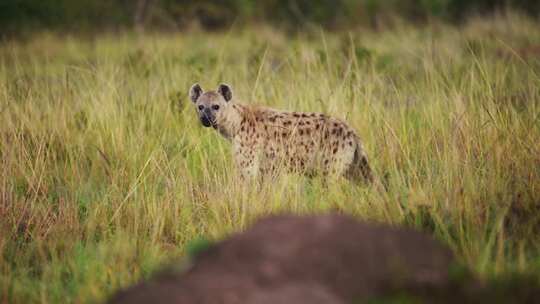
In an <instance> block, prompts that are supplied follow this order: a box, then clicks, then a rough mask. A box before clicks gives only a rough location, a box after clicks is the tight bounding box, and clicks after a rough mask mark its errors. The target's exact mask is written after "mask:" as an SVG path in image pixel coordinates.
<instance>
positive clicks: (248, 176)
mask: <svg viewBox="0 0 540 304" xmlns="http://www.w3.org/2000/svg"><path fill="white" fill-rule="evenodd" d="M234 159H235V162H236V167H237V169H238V171H239V173H240V177H241V178H242V179H243V180H254V179H255V178H256V177H257V176H259V162H258V160H257V157H256V154H255V151H253V150H252V149H247V148H239V149H235V151H234Z"/></svg>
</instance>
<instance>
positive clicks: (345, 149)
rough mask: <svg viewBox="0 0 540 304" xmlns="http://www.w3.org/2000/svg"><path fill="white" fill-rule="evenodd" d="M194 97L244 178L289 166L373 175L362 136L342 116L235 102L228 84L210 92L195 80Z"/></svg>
mask: <svg viewBox="0 0 540 304" xmlns="http://www.w3.org/2000/svg"><path fill="white" fill-rule="evenodd" d="M190 96H191V99H192V101H193V102H194V103H195V105H196V106H197V111H198V113H199V118H200V119H201V122H203V125H205V126H209V125H211V126H212V127H214V128H215V129H217V130H218V131H219V132H220V133H221V134H222V135H223V136H224V137H225V138H227V139H228V140H230V141H231V143H232V148H233V149H232V150H233V158H234V160H235V162H236V165H237V167H238V168H239V170H240V173H241V175H242V176H243V177H245V178H253V177H256V176H266V175H274V174H276V173H277V172H280V170H285V171H294V172H300V173H304V174H308V175H315V174H321V175H323V176H330V175H334V176H336V175H342V176H345V177H347V178H350V179H352V180H356V181H360V180H362V181H372V179H373V177H372V172H371V169H370V166H369V163H368V160H367V156H366V153H365V152H364V150H363V148H362V144H361V141H360V139H359V138H358V136H357V135H356V133H355V131H354V130H353V129H352V128H351V127H350V126H348V125H347V124H346V123H345V122H343V121H342V120H339V119H337V118H333V117H330V116H327V115H325V114H320V113H303V112H286V111H280V110H275V109H271V108H264V107H252V106H247V105H242V104H240V103H236V102H232V101H231V99H232V90H231V89H230V87H229V86H227V85H224V84H222V85H220V86H219V88H218V90H217V91H208V92H203V91H202V89H201V88H200V86H199V85H198V84H195V85H193V86H192V88H191V90H190ZM208 109H210V110H208ZM211 109H217V110H216V111H212V110H211Z"/></svg>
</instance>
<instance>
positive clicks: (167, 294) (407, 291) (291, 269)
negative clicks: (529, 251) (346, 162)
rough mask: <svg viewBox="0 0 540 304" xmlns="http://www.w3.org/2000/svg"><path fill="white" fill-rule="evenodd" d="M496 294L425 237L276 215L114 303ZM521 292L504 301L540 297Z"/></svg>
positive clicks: (345, 221) (471, 298)
mask: <svg viewBox="0 0 540 304" xmlns="http://www.w3.org/2000/svg"><path fill="white" fill-rule="evenodd" d="M173 268H174V267H173ZM529 286H530V285H529ZM488 289H489V288H488V287H487V285H486V286H482V285H481V284H479V283H478V282H477V281H476V280H474V279H473V278H472V277H471V276H470V275H469V274H468V272H467V271H466V270H465V269H464V268H461V267H459V266H457V264H456V263H455V261H454V258H453V256H452V253H451V252H450V250H449V249H447V248H446V247H445V246H442V245H441V244H439V243H438V242H437V241H435V240H433V239H432V238H431V237H429V236H427V235H425V234H423V233H420V232H416V231H412V230H406V229H397V228H391V227H385V226H379V225H375V224H368V223H361V222H358V221H356V220H355V219H353V218H351V217H347V216H342V215H324V216H273V217H269V218H266V219H263V220H261V221H259V222H258V223H257V224H255V225H254V226H253V227H252V228H251V229H249V230H247V231H246V232H243V233H239V234H236V235H233V236H232V237H230V238H229V239H227V240H225V241H222V242H220V243H217V244H215V245H211V246H209V247H208V248H206V249H205V250H204V251H202V252H200V253H199V254H198V255H197V256H196V257H195V258H194V261H193V264H192V265H191V266H190V267H189V269H188V270H187V271H183V272H180V271H178V272H175V271H170V270H169V271H165V272H163V273H161V274H159V275H157V276H156V277H155V278H153V279H152V280H151V281H149V282H143V283H140V284H138V285H136V286H133V287H131V288H129V289H127V290H125V291H121V292H119V293H118V294H116V295H115V296H114V297H113V298H112V299H111V301H110V303H364V301H366V300H368V302H369V303H378V302H379V301H382V302H384V303H396V302H395V301H397V302H399V303H410V302H414V303H422V302H424V301H428V302H432V301H436V302H438V303H452V302H454V301H456V300H460V301H464V302H466V303H478V301H479V300H480V301H481V302H484V301H490V302H492V303H493V302H497V303H498V301H503V298H504V296H505V295H506V292H505V291H504V288H503V289H500V288H499V289H498V291H499V292H493V291H489V290H488ZM518 289H519V288H518ZM518 289H513V292H514V294H513V296H512V297H511V299H512V300H513V301H511V302H507V301H504V303H524V302H528V299H530V300H531V301H532V299H535V298H536V299H538V296H540V294H539V293H538V291H537V290H525V291H524V290H518ZM486 296H487V297H488V298H489V299H488V298H486ZM499 296H502V297H503V298H499ZM388 301H390V302H388ZM515 301H516V302H515ZM501 303H502V302H501Z"/></svg>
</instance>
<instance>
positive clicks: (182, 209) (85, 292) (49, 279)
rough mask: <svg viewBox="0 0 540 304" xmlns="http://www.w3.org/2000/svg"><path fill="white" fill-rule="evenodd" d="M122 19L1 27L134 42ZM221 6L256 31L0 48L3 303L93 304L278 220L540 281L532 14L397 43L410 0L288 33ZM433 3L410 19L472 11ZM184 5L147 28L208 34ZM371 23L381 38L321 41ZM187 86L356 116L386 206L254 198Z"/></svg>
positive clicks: (438, 28)
mask: <svg viewBox="0 0 540 304" xmlns="http://www.w3.org/2000/svg"><path fill="white" fill-rule="evenodd" d="M83 3H86V4H88V6H80V7H79V8H77V7H78V5H79V4H80V5H83ZM130 3H131V2H129V1H124V2H122V1H118V2H108V1H107V2H106V1H91V2H90V1H82V2H75V1H56V2H55V5H51V4H49V2H48V1H39V5H40V6H35V5H38V4H37V2H35V1H30V0H21V1H15V2H14V1H8V2H5V1H4V2H2V4H0V14H3V15H2V17H1V18H0V22H2V23H3V24H2V26H0V27H2V28H3V29H4V30H6V28H11V30H12V31H11V33H12V34H15V35H16V36H15V37H17V38H20V37H23V36H21V34H23V32H24V31H25V29H27V30H33V29H37V28H39V29H44V28H45V29H52V30H55V31H64V30H68V31H70V30H76V29H77V28H78V27H79V26H80V27H81V28H84V27H85V26H90V27H91V28H92V29H93V30H94V31H95V30H96V29H99V28H100V27H101V26H103V27H104V29H105V28H107V29H111V28H115V27H118V28H121V27H122V26H126V27H131V26H132V25H133V23H134V22H133V18H134V17H133V14H132V13H133V10H124V9H122V8H123V6H122V5H125V6H126V7H128V6H129V5H130ZM203 3H207V2H203ZM229 3H230V6H228V7H227V8H226V9H225V8H224V9H223V10H224V11H227V12H228V10H229V9H231V10H232V12H233V13H231V14H230V15H227V16H233V15H234V16H236V14H240V16H243V15H242V14H246V16H251V17H250V18H253V20H254V21H253V26H250V27H233V29H231V30H227V31H224V32H220V33H212V32H210V33H205V32H202V31H198V30H195V31H187V32H184V33H182V34H177V33H176V32H160V33H158V32H150V31H149V32H146V33H136V32H131V31H126V32H116V33H112V32H110V31H107V32H106V33H101V34H99V35H97V33H96V35H93V36H92V37H82V36H77V35H74V34H73V35H67V36H65V35H60V34H58V33H55V31H53V32H52V33H51V32H42V31H39V32H36V33H35V34H34V35H32V36H28V37H27V39H7V40H4V42H3V43H2V44H1V45H0V168H1V169H2V170H1V171H0V231H1V233H0V252H1V254H0V302H4V303H29V302H44V303H59V302H62V303H63V302H95V301H100V300H103V299H104V298H106V297H107V296H108V295H109V294H111V293H112V292H114V291H115V290H116V289H118V288H120V287H123V286H126V285H129V284H131V283H133V282H135V281H137V280H139V279H141V278H144V277H146V276H148V275H149V274H150V273H152V272H153V271H154V270H155V269H156V268H157V267H158V266H159V265H160V264H161V263H163V262H165V261H170V260H171V259H173V258H176V257H181V256H183V255H184V254H185V253H186V251H189V248H191V247H193V244H194V243H193V241H194V242H195V243H196V242H199V241H200V240H201V239H219V238H221V237H223V236H225V235H227V234H229V233H231V232H233V231H238V230H241V229H244V228H245V227H246V226H247V225H248V224H249V223H251V222H252V221H253V220H254V219H256V218H258V217H260V216H262V215H266V214H269V213H276V212H293V213H313V212H325V211H331V210H332V211H336V210H337V211H339V212H344V213H348V214H353V215H355V216H357V217H358V218H360V219H364V220H370V221H378V222H384V223H389V224H392V225H405V226H409V227H414V228H417V229H420V230H423V231H426V232H428V233H430V234H432V235H434V236H435V237H436V238H438V239H439V240H441V241H442V242H444V243H445V244H448V245H449V246H450V247H451V248H452V250H453V251H454V252H455V253H456V256H457V257H458V259H460V260H461V261H463V262H464V263H466V264H467V265H469V266H470V267H471V268H472V269H474V271H475V273H476V274H478V275H479V276H480V277H483V278H501V277H506V276H509V275H510V274H512V273H519V274H531V275H533V276H534V277H535V278H536V280H537V281H540V275H539V274H540V239H539V238H540V237H539V236H540V170H539V168H540V119H539V117H540V107H539V106H540V23H539V22H538V20H537V19H535V18H532V17H527V14H530V13H532V12H533V11H532V10H531V11H528V13H500V14H494V15H492V16H491V17H472V18H466V19H464V20H462V21H461V22H460V23H457V24H453V25H449V24H447V23H444V22H439V21H437V20H425V21H419V19H414V21H408V22H405V21H403V20H405V19H403V20H401V21H400V20H399V19H396V18H395V17H391V18H390V17H389V19H388V20H393V21H392V22H395V23H394V25H395V26H392V27H391V30H390V28H385V26H386V25H387V24H390V23H389V22H388V23H387V22H382V23H377V22H378V21H376V20H386V19H379V18H383V17H374V16H383V15H385V14H386V12H388V16H393V15H394V14H398V15H401V14H406V13H407V10H401V9H398V6H397V5H398V4H397V3H398V1H394V2H391V1H377V2H375V1H372V2H370V1H360V2H354V1H339V2H337V4H336V5H335V7H330V6H328V7H327V6H324V5H327V4H324V3H327V2H324V1H320V5H321V6H320V7H321V8H320V10H319V9H318V8H317V7H319V6H318V5H317V6H316V5H313V6H309V8H306V7H307V3H308V2H307V1H306V2H303V1H296V2H294V1H293V2H291V3H294V5H297V6H298V7H300V8H303V9H301V10H300V11H301V12H302V16H309V18H307V17H306V18H307V19H306V20H309V21H310V22H307V23H302V25H300V26H298V25H292V26H291V25H287V24H295V23H296V22H298V21H299V20H302V19H299V18H298V16H295V15H294V14H293V12H294V11H296V9H295V8H294V7H292V8H291V7H288V8H285V7H283V6H280V5H279V3H281V1H263V2H262V3H264V4H261V6H260V7H259V6H254V5H252V4H251V6H250V3H253V2H251V1H247V0H246V1H233V0H230V1H229ZM310 3H311V2H310ZM328 3H329V2H328ZM369 3H371V4H369ZM375 3H376V5H375ZM399 3H400V5H404V4H403V3H404V2H403V1H399ZM405 3H407V1H406V2H405ZM411 3H415V4H418V3H420V2H417V1H414V2H412V0H411ZM421 3H423V4H422V5H417V6H413V4H411V6H410V7H414V8H415V10H414V11H415V12H416V11H419V12H426V10H425V7H432V6H433V7H436V6H437V5H440V7H442V8H444V9H441V11H440V12H441V13H442V14H443V15H446V14H450V15H451V14H452V10H450V9H448V8H450V7H458V6H457V5H469V4H464V3H465V1H463V2H457V1H451V0H448V1H438V2H430V1H422V2H421ZM436 3H438V4H437V5H435V4H436ZM459 3H461V4H459ZM467 3H469V2H467ZM474 3H476V4H475V5H477V6H475V7H478V9H483V8H484V7H486V8H487V7H488V6H490V7H491V6H492V5H491V4H492V3H493V2H489V3H491V4H490V5H487V3H488V2H487V1H485V2H474ZM535 3H536V2H533V1H530V2H526V1H522V2H519V1H507V2H504V4H503V6H506V5H512V6H513V5H516V6H520V5H524V6H523V7H527V8H535V7H536V9H537V7H538V6H537V4H535ZM15 4H16V5H15ZM240 4H242V5H245V6H242V5H240ZM167 5H169V6H167ZM189 5H190V2H187V1H186V2H185V3H184V2H179V1H176V2H172V1H156V2H155V3H154V4H153V8H152V13H148V14H149V16H150V17H144V18H142V19H143V20H146V21H144V22H143V23H144V24H145V25H146V23H145V22H148V23H147V24H149V25H150V26H148V27H146V26H145V27H146V28H151V27H152V26H156V27H157V26H160V25H159V24H164V23H160V22H162V20H169V19H168V18H169V17H168V16H175V17H174V18H172V19H170V20H174V21H173V22H172V23H171V24H174V26H173V27H172V28H174V27H176V26H180V25H181V24H189V23H190V22H191V21H186V23H182V22H183V21H182V22H181V21H179V20H183V19H182V18H184V17H182V16H184V14H187V15H186V16H197V17H196V19H197V20H199V21H197V22H200V23H201V24H204V22H203V21H200V20H202V19H201V18H202V17H201V16H203V15H201V14H202V13H200V12H199V11H197V10H195V13H194V12H192V13H191V14H193V15H189V14H188V12H190V10H189V9H187V8H188V7H189ZM265 5H267V6H265ZM276 5H277V6H276ZM303 5H304V6H305V7H304V6H303ZM347 5H362V7H369V5H375V7H379V5H388V6H390V7H391V8H393V10H391V9H389V10H384V11H383V12H385V14H382V13H381V14H379V15H377V14H371V13H370V14H368V17H369V18H372V19H369V18H368V19H363V18H358V20H356V18H355V17H354V15H351V16H350V17H341V16H344V15H343V14H345V13H344V12H345V11H347V12H348V10H345V9H344V7H347ZM394 5H396V6H394ZM423 5H426V6H423ZM175 7H177V8H178V11H175V9H174V8H175ZM208 7H209V8H208V10H210V7H215V5H214V4H213V2H208ZM240 7H243V9H244V8H247V9H245V11H243V10H240ZM250 7H251V8H250ZM276 7H278V9H276ZM23 8H25V9H23ZM83 8H84V9H83ZM180 8H182V9H180ZM184 8H186V9H184ZM281 9H282V10H281ZM430 9H431V8H430ZM72 10H78V12H79V14H75V13H73V11H72ZM143 11H145V9H143ZM165 11H166V12H167V14H166V16H167V17H163V16H165V15H160V14H165V13H164V12H165ZM381 11H382V10H381ZM50 12H57V14H58V15H54V14H50ZM68 12H69V13H68ZM129 12H131V13H129ZM175 12H181V13H178V15H175V14H176V13H175ZM238 12H241V13H238ZM23 13H24V14H25V15H17V14H23ZM218 13H221V11H219V10H218ZM280 14H284V15H280ZM317 14H323V15H325V16H324V17H316V16H318V15H317ZM333 14H334V15H333ZM415 14H416V13H415ZM422 14H424V16H426V18H427V19H429V18H432V17H429V16H433V15H434V14H435V13H432V12H430V13H420V15H422ZM289 15H291V16H292V17H290V19H289V17H287V18H285V17H282V16H289ZM459 15H463V13H460V14H459ZM17 16H19V17H20V16H24V18H23V17H21V18H19V17H17ZM55 16H56V17H55ZM62 16H69V18H72V19H64V18H63V17H62ZM85 16H87V17H85ZM327 16H334V17H331V18H328V17H327ZM337 16H340V17H339V18H338V17H337ZM385 16H386V15H385ZM25 18H26V19H25ZM100 18H101V19H100ZM117 18H118V19H117ZM186 18H188V17H186ZM317 18H322V19H317ZM332 18H334V19H335V20H336V22H335V24H333V21H332ZM259 19H263V20H269V22H266V21H264V22H261V23H259V24H257V22H256V20H259ZM95 20H101V21H99V22H96V21H95ZM118 20H121V21H118ZM156 20H157V21H156ZM160 20H161V21H160ZM186 20H190V19H189V18H188V19H186ZM365 20H368V21H367V23H366V24H368V25H369V24H370V22H371V21H369V20H375V21H374V22H375V23H374V24H375V25H376V24H382V26H379V27H377V26H375V27H374V28H369V27H368V28H364V27H350V29H352V28H354V30H350V31H337V30H336V31H326V30H324V29H321V28H320V27H318V25H320V24H328V26H329V28H331V29H334V28H332V26H334V25H336V26H337V25H338V24H339V25H340V26H341V24H344V25H347V26H348V24H349V22H350V23H351V24H355V23H356V22H357V21H358V22H365ZM233 22H236V19H235V18H233V19H226V24H232V23H233ZM239 22H240V21H239ZM241 22H244V21H241ZM246 22H248V21H246ZM272 22H276V24H277V27H280V26H283V27H284V28H287V27H289V28H291V29H293V30H295V31H297V33H296V34H294V35H289V34H286V33H287V32H286V31H285V32H284V31H281V30H277V29H275V28H273V27H269V26H268V25H267V24H269V23H272ZM302 22H303V21H302ZM342 22H343V23H342ZM417 22H425V23H424V25H423V26H417ZM19 24H22V26H21V27H19ZM66 24H69V25H70V26H67V27H66V26H65V25H66ZM250 24H251V23H250ZM309 24H318V25H317V26H314V27H312V26H310V25H309ZM186 26H187V25H186ZM300 29H304V31H300ZM5 33H7V31H6V32H5ZM75 33H77V32H75ZM94 33H95V32H94ZM289 33H290V32H289ZM195 81H198V82H200V83H201V84H202V85H203V87H204V88H212V87H215V86H217V84H218V83H219V82H221V81H225V82H228V83H230V84H231V85H232V86H233V89H234V90H235V94H236V96H237V97H238V98H239V99H240V100H241V101H244V102H246V103H259V104H264V105H268V106H273V107H277V108H283V109H296V110H309V111H320V112H325V113H328V114H331V115H334V116H337V117H341V118H343V119H346V120H347V121H349V122H350V124H351V125H352V126H354V127H355V128H356V129H357V130H358V132H359V134H360V135H361V137H362V138H363V140H364V142H365V146H366V149H367V152H368V154H369V155H370V157H371V161H372V162H373V166H374V168H375V170H376V171H377V172H379V173H380V174H381V175H387V176H388V179H389V191H388V192H387V193H380V192H378V191H377V190H376V189H373V188H370V187H357V186H355V185H351V184H349V183H348V182H347V181H344V180H338V181H336V182H335V183H333V184H331V185H329V187H328V188H324V187H322V185H321V182H320V181H319V180H318V179H315V180H308V179H304V178H302V177H299V176H294V175H288V176H284V177H283V178H282V179H280V180H279V181H278V182H277V183H275V184H273V185H271V186H270V185H268V187H263V189H262V190H257V189H252V188H250V187H249V186H245V185H242V184H240V183H238V179H237V176H236V175H235V171H234V168H233V165H232V163H231V156H230V147H229V144H228V143H227V142H225V141H224V140H223V139H222V138H220V136H219V135H218V134H216V133H215V132H213V131H212V130H208V129H203V128H202V127H200V126H199V123H198V121H197V118H196V115H195V112H194V110H193V109H192V105H191V103H190V101H189V100H188V99H187V90H188V88H189V86H190V85H191V84H192V83H193V82H195ZM351 241H354V240H351ZM190 244H191V245H190ZM190 246H191V247H190ZM539 285H540V283H539Z"/></svg>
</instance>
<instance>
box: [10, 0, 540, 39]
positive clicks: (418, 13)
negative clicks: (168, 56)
mask: <svg viewBox="0 0 540 304" xmlns="http://www.w3.org/2000/svg"><path fill="white" fill-rule="evenodd" d="M508 8H510V9H517V10H522V11H524V12H526V13H528V14H530V15H532V16H538V15H539V13H540V1H537V0H258V1H257V0H133V1H130V0H80V1H72V0H3V1H0V34H18V33H21V32H25V31H32V30H42V29H53V30H68V31H74V30H75V31H76V30H89V31H96V30H102V29H107V30H115V29H125V28H130V27H133V26H140V27H144V28H155V29H168V30H177V29H184V28H186V27H189V26H193V25H198V26H200V27H202V28H203V29H206V30H219V29H226V28H228V27H230V26H231V25H233V24H252V23H269V24H272V25H275V26H279V27H284V28H287V29H292V30H298V29H304V28H306V27H310V26H311V27H313V26H316V27H319V26H322V27H324V28H328V29H340V28H349V27H351V26H358V25H364V26H371V27H380V26H384V25H386V24H389V23H391V20H393V19H395V18H401V19H405V20H408V21H411V22H425V21H426V20H429V19H430V18H435V17H436V18H444V19H445V20H450V21H459V20H461V19H463V18H464V17H466V16H468V15H470V14H483V13H489V12H493V11H497V10H505V9H508Z"/></svg>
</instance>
